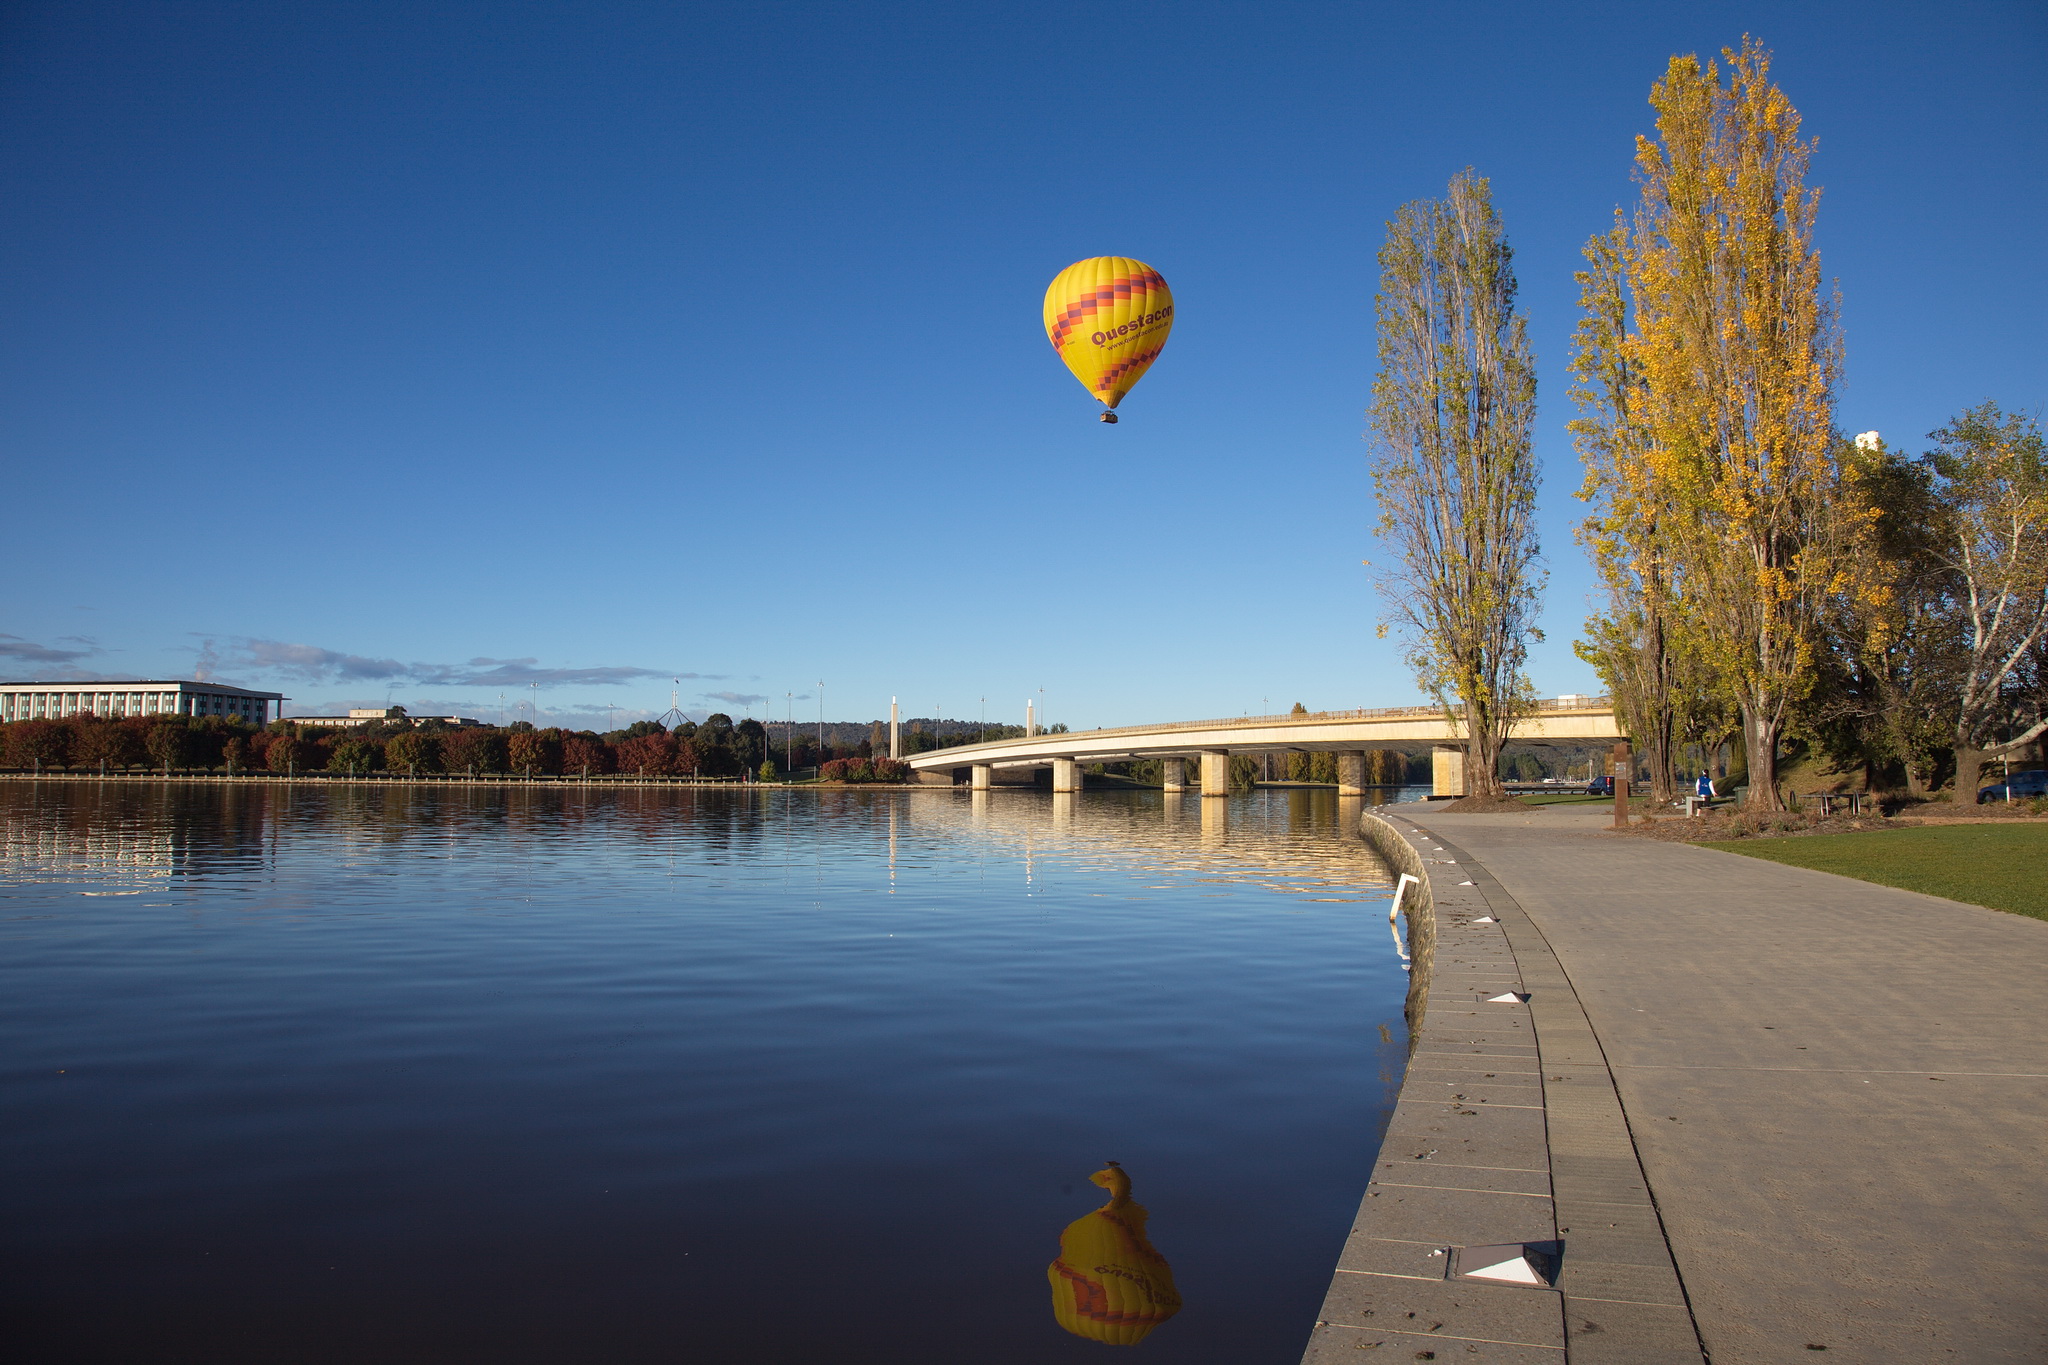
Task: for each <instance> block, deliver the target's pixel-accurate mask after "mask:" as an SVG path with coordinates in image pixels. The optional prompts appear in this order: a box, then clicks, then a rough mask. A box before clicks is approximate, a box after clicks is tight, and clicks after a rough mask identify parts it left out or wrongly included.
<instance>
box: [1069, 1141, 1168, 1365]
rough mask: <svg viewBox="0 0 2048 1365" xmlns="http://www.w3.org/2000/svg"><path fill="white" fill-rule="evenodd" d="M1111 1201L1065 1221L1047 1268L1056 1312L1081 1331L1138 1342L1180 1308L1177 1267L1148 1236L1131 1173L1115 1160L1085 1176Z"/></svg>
mask: <svg viewBox="0 0 2048 1365" xmlns="http://www.w3.org/2000/svg"><path fill="white" fill-rule="evenodd" d="M1088 1178H1089V1179H1090V1180H1092V1181H1094V1182H1095V1183H1096V1184H1098V1185H1100V1186H1102V1188H1104V1189H1106V1190H1108V1191H1109V1202H1108V1203H1107V1204H1104V1205H1103V1206H1102V1207H1101V1208H1099V1209H1097V1210H1095V1211H1094V1212H1093V1213H1088V1214H1083V1215H1082V1216H1081V1217H1079V1218H1076V1219H1075V1220H1074V1221H1073V1222H1071V1223H1069V1224H1067V1230H1066V1231H1065V1232H1063V1233H1061V1234H1060V1255H1059V1259H1058V1260H1056V1261H1054V1262H1053V1263H1052V1264H1051V1265H1049V1266H1047V1267H1046V1271H1045V1274H1046V1278H1047V1279H1049V1280H1051V1281H1052V1315H1053V1316H1054V1317H1055V1318H1057V1319H1059V1324H1060V1326H1062V1327H1064V1328H1066V1329H1067V1330H1068V1331H1069V1332H1072V1333H1073V1334H1074V1335H1075V1336H1077V1337H1086V1338H1087V1339H1088V1340H1090V1341H1101V1342H1106V1343H1108V1344H1109V1345H1111V1346H1136V1345H1137V1344H1138V1343H1139V1342H1141V1341H1143V1340H1144V1339H1145V1337H1146V1335H1147V1334H1148V1333H1149V1332H1151V1330H1152V1329H1153V1328H1154V1327H1157V1326H1158V1325H1159V1324H1160V1323H1162V1322H1165V1321H1166V1320H1167V1319H1168V1318H1170V1317H1172V1316H1173V1315H1174V1314H1175V1313H1178V1312H1179V1311H1180V1293H1179V1291H1178V1290H1176V1289H1175V1288H1174V1287H1173V1267H1172V1266H1169V1265H1168V1264H1167V1263H1166V1258H1165V1257H1164V1256H1161V1255H1160V1254H1159V1253H1158V1252H1157V1251H1155V1250H1153V1248H1152V1243H1150V1242H1149V1241H1147V1240H1146V1239H1145V1219H1146V1217H1147V1216H1148V1215H1147V1214H1146V1212H1145V1206H1144V1205H1143V1204H1134V1203H1132V1202H1131V1178H1130V1177H1129V1176H1127V1175H1125V1174H1124V1170H1123V1167H1121V1166H1119V1165H1117V1164H1116V1163H1115V1162H1114V1161H1112V1162H1110V1163H1109V1166H1108V1169H1106V1170H1100V1171H1097V1172H1096V1173H1095V1174H1094V1175H1091V1176H1089V1177H1088Z"/></svg>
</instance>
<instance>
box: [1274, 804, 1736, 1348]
mask: <svg viewBox="0 0 2048 1365" xmlns="http://www.w3.org/2000/svg"><path fill="white" fill-rule="evenodd" d="M1360 832H1361V834H1362V835H1363V837H1364V838H1365V840H1366V842H1367V843H1368V844H1370V845H1371V846H1372V847H1373V848H1374V849H1375V850H1376V851H1378V852H1379V853H1380V855H1381V857H1382V858H1384V859H1385V860H1386V861H1387V863H1388V864H1389V866H1391V867H1392V868H1393V869H1394V870H1395V871H1396V872H1397V873H1398V872H1411V873H1414V874H1415V875H1417V876H1419V877H1421V878H1422V879H1423V887H1424V891H1425V896H1424V898H1423V899H1422V900H1421V901H1420V902H1417V901H1414V900H1411V901H1410V903H1409V907H1408V908H1409V909H1410V910H1411V911H1412V913H1411V914H1410V917H1409V943H1410V948H1409V954H1410V957H1411V960H1412V963H1413V977H1412V979H1411V981H1410V983H1409V997H1408V1021H1409V1039H1410V1041H1409V1061H1408V1071H1407V1075H1406V1077H1405V1079H1404V1080H1403V1082H1402V1085H1401V1093H1400V1096H1399V1099H1398V1101H1397V1103H1396V1106H1395V1110H1394V1115H1393V1119H1392V1121H1391V1122H1390V1123H1389V1124H1388V1128H1387V1134H1386V1137H1385V1140H1384V1141H1383V1142H1382V1144H1381V1147H1380V1151H1379V1155H1378V1157H1377V1159H1376V1160H1375V1162H1374V1165H1373V1175H1372V1179H1371V1181H1370V1182H1369V1184H1368V1186H1367V1189H1366V1193H1365V1197H1364V1199H1363V1200H1361V1201H1360V1204H1359V1210H1358V1217H1357V1219H1356V1221H1355V1222H1354V1223H1353V1225H1352V1229H1351V1233H1350V1236H1349V1237H1348V1238H1347V1239H1346V1241H1345V1244H1344V1250H1343V1253H1342V1254H1341V1255H1340V1256H1339V1258H1338V1262H1337V1270H1336V1274H1335V1275H1334V1277H1333V1278H1332V1281H1331V1285H1330V1290H1329V1294H1328V1296H1327V1297H1326V1298H1325V1299H1324V1302H1323V1308H1322V1312H1321V1313H1320V1315H1319V1319H1318V1321H1317V1323H1316V1326H1315V1330H1314V1331H1313V1332H1312V1333H1311V1335H1310V1338H1309V1343H1308V1349H1307V1350H1306V1352H1305V1353H1304V1354H1303V1356H1302V1360H1303V1362H1304V1365H1328V1362H1331V1361H1336V1360H1357V1359H1358V1358H1359V1357H1358V1356H1357V1355H1356V1354H1354V1353H1355V1352H1356V1351H1359V1350H1370V1349H1379V1348H1396V1349H1399V1350H1405V1351H1409V1352H1411V1353H1412V1358H1414V1359H1418V1360H1432V1359H1446V1360H1452V1359H1454V1360H1459V1361H1471V1362H1515V1363H1516V1365H1520V1363H1521V1362H1533V1361H1547V1362H1587V1363H1588V1365H1606V1363H1607V1362H1613V1365H1701V1362H1702V1361H1703V1360H1704V1358H1705V1357H1704V1354H1703V1352H1702V1350H1701V1348H1700V1342H1699V1335H1698V1332H1697V1331H1696V1330H1695V1328H1694V1324H1693V1320H1692V1314H1691V1311H1690V1309H1689V1308H1688V1306H1687V1304H1686V1300H1685V1295H1684V1291H1683V1287H1682V1286H1681V1285H1680V1283H1679V1279H1678V1274H1677V1271H1676V1269H1675V1267H1674V1265H1673V1263H1672V1259H1671V1253H1670V1248H1669V1246H1668V1244H1667V1242H1666V1240H1665V1234H1664V1227H1663V1223H1662V1220H1661V1219H1660V1217H1659V1216H1658V1212H1657V1208H1656V1205H1655V1202H1654V1200H1653V1198H1652V1196H1651V1192H1650V1190H1649V1186H1648V1182H1647V1181H1646V1180H1645V1179H1644V1177H1643V1172H1642V1166H1641V1163H1640V1162H1639V1161H1638V1159H1637V1156H1636V1151H1635V1145H1634V1142H1633V1139H1632V1138H1631V1136H1630V1133H1629V1131H1628V1123H1627V1119H1626V1116H1625V1115H1624V1114H1623V1112H1622V1109H1621V1103H1620V1099H1619V1097H1618V1096H1617V1094H1616V1091H1615V1088H1614V1079H1613V1076H1612V1074H1611V1073H1610V1072H1609V1070H1608V1067H1607V1060H1606V1057H1605V1055H1604V1054H1603V1053H1602V1051H1601V1049H1600V1045H1599V1041H1598V1040H1597V1039H1596V1038H1595V1037H1594V1036H1593V1031H1592V1027H1591V1025H1590V1024H1589V1023H1588V1022H1587V1019H1586V1014H1585V1011H1584V1009H1583V1008H1581V1006H1580V1003H1579V999H1578V996H1577V994H1576V993H1575V992H1574V990H1573V989H1572V984H1571V981H1570V979H1569V978H1567V977H1566V975H1565V973H1564V971H1563V969H1562V968H1561V967H1560V966H1559V965H1558V962H1557V959H1556V957H1555V956H1554V955H1553V954H1552V953H1551V951H1550V946H1549V944H1548V943H1547V942H1546V941H1545V940H1544V938H1543V935H1542V933H1541V932H1540V931H1539V930H1538V929H1537V928H1536V926H1535V924H1534V923H1533V922H1532V921H1531V920H1530V919H1529V917H1528V915H1527V914H1525V913H1524V912H1523V910H1522V908H1521V906H1520V905H1519V904H1518V903H1517V902H1515V900H1514V899H1513V898H1512V897H1510V896H1508V895H1507V893H1506V892H1505V891H1504V890H1502V889H1501V887H1500V884H1499V883H1498V882H1497V881H1495V880H1494V879H1493V877H1492V876H1491V875H1490V874H1488V873H1487V872H1486V870H1485V869H1484V868H1483V867H1480V866H1479V865H1478V864H1476V863H1474V862H1473V861H1472V860H1471V859H1470V858H1469V857H1467V856H1466V854H1465V853H1464V852H1463V851H1462V850H1461V849H1459V848H1458V847H1457V846H1456V845H1455V844H1452V843H1450V842H1448V841H1446V840H1444V839H1442V838H1440V837H1438V836H1436V835H1433V834H1430V833H1428V832H1427V831H1424V830H1422V829H1421V828H1419V827H1418V826H1415V825H1413V824H1411V823H1409V822H1408V821H1407V820H1405V819H1402V818H1401V817H1400V816H1399V815H1398V814H1396V813H1394V812H1393V811H1388V812H1386V813H1385V814H1380V813H1371V812H1369V813H1367V814H1366V815H1365V816H1364V817H1363V820H1362V825H1361V830H1360ZM1482 921H1490V922H1482ZM1501 995H1510V996H1523V997H1525V998H1523V999H1511V1000H1496V999H1494V997H1497V996H1501ZM1513 1243H1520V1244H1523V1245H1525V1246H1533V1247H1536V1248H1538V1249H1539V1250H1541V1251H1544V1252H1548V1253H1550V1254H1551V1255H1552V1256H1553V1257H1554V1258H1555V1259H1553V1260H1552V1261H1551V1264H1552V1266H1553V1267H1555V1269H1556V1287H1555V1289H1551V1288H1534V1287H1528V1288H1525V1287H1520V1286H1515V1285H1506V1284H1489V1283H1482V1282H1478V1281H1473V1280H1464V1279H1453V1278H1451V1274H1452V1261H1453V1259H1454V1257H1455V1255H1456V1252H1457V1250H1458V1249H1459V1248H1461V1247H1466V1246H1482V1245H1499V1244H1513Z"/></svg>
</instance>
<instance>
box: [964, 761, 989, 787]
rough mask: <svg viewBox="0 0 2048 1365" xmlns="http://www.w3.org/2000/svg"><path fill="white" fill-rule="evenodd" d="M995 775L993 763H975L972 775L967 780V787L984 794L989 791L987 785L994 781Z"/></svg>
mask: <svg viewBox="0 0 2048 1365" xmlns="http://www.w3.org/2000/svg"><path fill="white" fill-rule="evenodd" d="M995 775H996V769H995V765H994V764H993V763H977V764H975V765H974V768H973V775H972V776H971V777H970V778H969V779H968V785H969V786H971V787H972V788H974V790H976V791H978V792H985V791H987V790H988V789H989V785H990V784H991V783H992V782H994V781H995Z"/></svg>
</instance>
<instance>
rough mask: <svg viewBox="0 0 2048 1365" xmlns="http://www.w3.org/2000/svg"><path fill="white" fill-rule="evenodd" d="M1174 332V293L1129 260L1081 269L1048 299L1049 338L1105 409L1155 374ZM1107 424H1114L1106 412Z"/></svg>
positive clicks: (1105, 259) (1095, 260)
mask: <svg viewBox="0 0 2048 1365" xmlns="http://www.w3.org/2000/svg"><path fill="white" fill-rule="evenodd" d="M1172 330H1173V293H1172V291H1171V290H1169V289H1167V287H1166V281H1165V280H1163V279H1161V278H1160V277H1159V272H1158V271H1156V270H1154V269H1153V268H1152V267H1151V266H1149V265H1146V264H1145V263H1144V262H1143V261H1134V260H1132V259H1131V258H1130V257H1128V256H1091V257H1090V258H1089V259H1087V260H1085V261H1076V262H1074V263H1073V264H1072V265H1070V266H1068V267H1067V268H1066V269H1065V270H1062V271H1061V272H1060V273H1059V274H1058V275H1057V276H1055V277H1054V279H1053V282H1052V287H1051V288H1049V289H1047V290H1046V291H1045V335H1046V336H1047V338H1049V339H1050V340H1051V342H1052V348H1053V349H1054V350H1055V351H1058V352H1059V353H1060V359H1061V360H1064V361H1066V362H1067V368H1068V369H1070V370H1072V371H1073V372H1074V378H1076V379H1078V380H1080V381H1081V383H1082V385H1083V387H1085V388H1086V389H1087V390H1088V392H1090V393H1092V394H1094V395H1095V397H1096V398H1098V399H1099V400H1101V402H1102V403H1103V405H1104V406H1105V407H1106V408H1112V409H1113V408H1115V407H1116V405H1117V404H1118V403H1121V402H1122V401H1123V398H1124V395H1125V394H1127V393H1129V392H1130V391H1131V386H1132V385H1134V384H1136V383H1137V382H1138V380H1139V379H1141V378H1142V377H1143V376H1144V374H1145V371H1147V370H1149V369H1151V368H1152V362H1153V361H1155V360H1157V359H1158V358H1159V352H1160V350H1161V349H1162V348H1163V347H1164V346H1165V345H1166V336H1167V333H1169V332H1171V331H1172ZM1103 420H1104V421H1107V422H1113V421H1115V420H1116V418H1115V417H1114V416H1113V415H1111V414H1110V413H1107V412H1105V413H1104V414H1103Z"/></svg>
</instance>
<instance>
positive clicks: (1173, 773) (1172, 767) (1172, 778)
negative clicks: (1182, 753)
mask: <svg viewBox="0 0 2048 1365" xmlns="http://www.w3.org/2000/svg"><path fill="white" fill-rule="evenodd" d="M1159 768H1160V775H1161V779H1162V781H1163V784H1164V785H1165V787H1166V789H1167V790H1168V791H1170V792H1184V791H1186V790H1187V789H1188V761H1187V760H1186V759H1184V758H1162V759H1160V760H1159Z"/></svg>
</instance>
